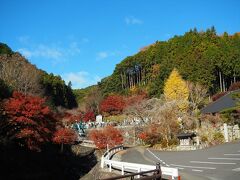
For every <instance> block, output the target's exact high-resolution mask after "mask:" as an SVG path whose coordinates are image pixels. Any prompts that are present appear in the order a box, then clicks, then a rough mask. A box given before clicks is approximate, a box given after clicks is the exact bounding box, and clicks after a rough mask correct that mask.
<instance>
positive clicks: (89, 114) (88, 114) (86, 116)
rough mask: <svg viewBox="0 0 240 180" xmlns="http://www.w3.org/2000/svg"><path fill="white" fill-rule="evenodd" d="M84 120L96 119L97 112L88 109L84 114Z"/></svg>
mask: <svg viewBox="0 0 240 180" xmlns="http://www.w3.org/2000/svg"><path fill="white" fill-rule="evenodd" d="M83 121H84V122H88V121H95V114H94V112H93V111H87V112H86V113H85V114H84V116H83Z"/></svg>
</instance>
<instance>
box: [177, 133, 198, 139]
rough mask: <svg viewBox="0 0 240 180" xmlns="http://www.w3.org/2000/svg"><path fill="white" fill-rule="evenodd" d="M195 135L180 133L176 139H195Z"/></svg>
mask: <svg viewBox="0 0 240 180" xmlns="http://www.w3.org/2000/svg"><path fill="white" fill-rule="evenodd" d="M195 136H196V134H195V133H180V134H178V135H177V138H188V137H195Z"/></svg>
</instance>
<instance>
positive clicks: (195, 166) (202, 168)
mask: <svg viewBox="0 0 240 180" xmlns="http://www.w3.org/2000/svg"><path fill="white" fill-rule="evenodd" d="M170 165H171V166H176V167H178V166H179V167H186V168H197V169H216V168H215V167H199V166H185V165H179V164H170Z"/></svg>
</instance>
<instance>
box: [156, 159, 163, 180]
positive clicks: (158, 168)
mask: <svg viewBox="0 0 240 180" xmlns="http://www.w3.org/2000/svg"><path fill="white" fill-rule="evenodd" d="M156 169H157V170H158V171H157V175H159V174H161V177H159V178H157V179H156V180H161V179H162V171H161V165H160V163H159V162H158V163H157V164H156Z"/></svg>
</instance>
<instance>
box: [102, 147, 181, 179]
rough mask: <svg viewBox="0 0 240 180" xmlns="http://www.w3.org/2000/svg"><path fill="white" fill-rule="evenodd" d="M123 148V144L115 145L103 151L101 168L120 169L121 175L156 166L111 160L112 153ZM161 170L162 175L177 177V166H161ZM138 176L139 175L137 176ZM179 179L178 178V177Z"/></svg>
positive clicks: (151, 168)
mask: <svg viewBox="0 0 240 180" xmlns="http://www.w3.org/2000/svg"><path fill="white" fill-rule="evenodd" d="M121 150H123V146H122V145H121V146H116V147H114V148H111V149H109V150H108V151H106V152H105V153H104V155H103V156H102V158H101V168H104V167H105V165H106V166H108V167H109V171H110V172H111V171H112V168H115V169H119V170H121V173H122V175H124V172H125V171H126V172H133V173H136V172H144V171H150V170H154V169H156V166H153V165H145V164H137V163H128V162H121V161H114V160H111V157H112V155H113V154H115V153H116V152H118V151H121ZM161 171H162V174H163V175H166V176H171V177H172V179H175V178H179V174H178V169H177V168H170V167H163V166H161ZM138 178H139V177H138ZM179 179H180V178H179Z"/></svg>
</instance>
